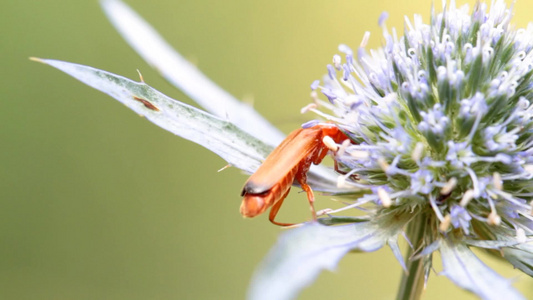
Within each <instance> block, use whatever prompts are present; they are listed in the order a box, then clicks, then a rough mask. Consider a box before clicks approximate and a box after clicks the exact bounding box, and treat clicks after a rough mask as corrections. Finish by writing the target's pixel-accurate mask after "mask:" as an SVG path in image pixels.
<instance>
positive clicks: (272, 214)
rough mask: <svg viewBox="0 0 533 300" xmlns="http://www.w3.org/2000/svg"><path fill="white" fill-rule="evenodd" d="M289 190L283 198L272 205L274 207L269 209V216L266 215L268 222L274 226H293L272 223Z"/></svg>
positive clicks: (290, 224)
mask: <svg viewBox="0 0 533 300" xmlns="http://www.w3.org/2000/svg"><path fill="white" fill-rule="evenodd" d="M290 190H291V189H288V190H287V192H286V193H285V195H283V197H281V199H280V200H279V201H278V202H276V203H274V205H272V208H271V209H270V214H269V215H268V219H269V220H270V222H271V223H272V224H275V225H278V226H292V225H294V224H292V223H279V222H276V221H274V219H275V218H276V215H277V214H278V211H279V208H280V207H281V204H283V200H285V198H286V197H287V195H288V194H289V191H290Z"/></svg>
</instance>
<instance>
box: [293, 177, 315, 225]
mask: <svg viewBox="0 0 533 300" xmlns="http://www.w3.org/2000/svg"><path fill="white" fill-rule="evenodd" d="M296 180H297V181H298V183H299V184H300V186H301V187H302V189H303V190H304V191H305V192H306V193H307V200H308V201H309V207H310V209H311V214H312V215H313V220H315V221H316V211H315V195H314V194H313V190H312V189H311V187H310V186H309V185H308V184H307V174H305V173H300V174H296Z"/></svg>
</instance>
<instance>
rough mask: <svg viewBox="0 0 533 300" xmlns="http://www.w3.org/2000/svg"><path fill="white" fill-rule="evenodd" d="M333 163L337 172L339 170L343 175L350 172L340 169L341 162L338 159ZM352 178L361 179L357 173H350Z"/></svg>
mask: <svg viewBox="0 0 533 300" xmlns="http://www.w3.org/2000/svg"><path fill="white" fill-rule="evenodd" d="M333 165H334V168H335V172H337V173H339V174H342V175H346V174H348V173H349V172H345V171H342V170H341V169H339V163H338V162H337V161H336V160H333ZM350 178H351V179H352V180H359V176H357V174H350Z"/></svg>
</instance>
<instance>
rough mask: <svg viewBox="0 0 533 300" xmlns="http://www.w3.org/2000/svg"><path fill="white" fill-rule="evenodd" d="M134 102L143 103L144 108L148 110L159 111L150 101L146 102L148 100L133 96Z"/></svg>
mask: <svg viewBox="0 0 533 300" xmlns="http://www.w3.org/2000/svg"><path fill="white" fill-rule="evenodd" d="M133 100H137V101H139V102H141V103H142V104H143V105H144V107H146V108H148V109H151V110H153V111H159V108H158V107H157V106H155V105H153V104H152V103H151V102H150V101H148V100H146V99H143V98H139V97H137V96H133Z"/></svg>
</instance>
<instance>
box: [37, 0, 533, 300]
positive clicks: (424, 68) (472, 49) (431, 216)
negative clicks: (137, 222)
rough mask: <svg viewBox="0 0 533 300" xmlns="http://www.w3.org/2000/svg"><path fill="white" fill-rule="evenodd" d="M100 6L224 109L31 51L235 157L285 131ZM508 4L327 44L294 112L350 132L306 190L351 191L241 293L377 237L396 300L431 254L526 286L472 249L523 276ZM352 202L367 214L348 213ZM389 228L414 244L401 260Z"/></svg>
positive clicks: (520, 106) (483, 278) (485, 294)
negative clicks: (334, 48) (195, 104)
mask: <svg viewBox="0 0 533 300" xmlns="http://www.w3.org/2000/svg"><path fill="white" fill-rule="evenodd" d="M103 5H104V8H105V10H106V12H107V13H108V15H109V17H110V18H111V20H112V21H113V23H114V24H115V26H116V27H117V28H118V29H119V31H121V33H122V34H123V35H124V37H125V38H126V39H127V40H128V41H129V42H130V43H131V44H132V46H133V47H134V48H136V49H137V51H138V52H139V53H140V54H141V55H143V56H144V57H145V58H146V59H147V60H148V61H150V63H151V64H153V65H156V66H157V67H158V69H159V70H160V71H161V72H162V73H163V75H164V76H165V77H167V78H168V79H169V80H170V81H171V82H173V83H175V84H176V85H177V86H179V87H180V88H182V89H183V90H184V91H186V92H187V93H189V95H190V96H191V97H192V98H195V99H196V100H198V101H199V102H200V103H201V104H202V105H203V106H204V107H206V109H207V110H209V111H210V112H211V113H212V114H213V115H215V116H219V117H225V118H229V120H230V121H229V122H228V121H226V120H222V119H219V118H217V117H215V116H213V115H211V114H208V113H205V112H202V111H200V110H197V109H194V108H192V107H189V106H187V105H184V104H182V103H180V102H178V101H176V100H173V99H170V98H168V97H166V96H164V95H162V94H160V93H159V92H157V91H155V90H154V89H152V88H150V87H149V86H147V85H146V84H145V83H144V82H142V80H141V82H140V83H136V82H133V81H131V80H128V79H125V78H123V77H119V76H117V75H114V74H110V73H108V72H104V71H101V70H96V69H92V68H89V67H86V66H80V65H75V64H70V63H65V62H59V61H54V60H40V61H41V62H44V63H47V64H50V65H52V66H54V67H56V68H58V69H61V70H62V71H65V72H67V73H68V74H70V75H72V76H74V77H76V78H78V79H80V80H82V81H83V82H85V83H87V84H88V85H91V86H93V87H95V88H97V89H100V90H102V91H104V92H106V93H108V94H110V95H111V96H113V97H115V98H116V99H117V100H119V101H121V102H123V103H125V104H126V105H127V106H128V107H130V108H131V109H133V110H134V111H136V112H137V113H139V114H142V115H144V116H146V118H147V119H149V120H151V121H152V122H154V123H156V124H157V125H159V126H161V127H163V128H165V129H167V130H169V131H171V132H174V133H176V134H178V135H180V136H182V137H184V138H187V139H190V140H192V141H194V142H196V143H199V144H201V145H203V146H205V147H207V148H209V149H210V150H212V151H214V152H215V153H217V154H218V155H220V156H221V157H222V158H224V159H225V160H226V161H228V163H230V164H232V165H233V166H235V167H237V168H240V169H242V170H245V171H247V172H253V171H254V170H255V169H257V167H258V165H259V163H260V161H261V159H262V158H263V157H264V156H265V155H266V154H267V153H268V151H269V150H270V149H271V147H270V146H273V145H275V144H276V143H279V141H280V139H281V138H282V136H281V135H280V134H279V132H278V131H276V130H275V129H273V128H272V127H270V126H269V125H268V123H267V122H265V120H263V119H261V118H260V116H259V115H257V114H255V112H253V111H249V107H248V106H240V105H239V104H236V103H237V102H235V101H234V99H232V98H231V96H229V95H228V94H227V93H225V92H223V91H222V90H220V89H219V88H218V87H217V86H216V85H214V84H213V83H212V82H210V81H209V80H208V79H207V78H205V76H203V75H202V74H201V73H199V71H198V70H196V69H194V68H192V67H191V66H190V65H189V64H188V63H187V62H185V61H184V60H183V59H182V58H181V57H179V56H178V54H177V53H174V52H172V50H171V49H170V47H168V45H167V44H166V43H165V42H164V41H163V40H162V39H161V37H159V36H158V35H157V34H156V33H155V32H153V30H152V29H151V28H149V27H148V25H147V24H145V23H144V21H142V20H141V19H140V18H139V17H138V16H137V15H136V14H135V13H134V12H132V11H131V10H130V9H129V8H128V7H126V6H125V5H124V4H123V3H121V2H120V1H118V0H104V1H103ZM511 15H512V13H511V8H509V7H507V5H506V4H505V3H504V1H502V0H495V1H493V2H492V5H491V8H490V10H489V9H488V8H487V5H486V4H484V3H477V4H476V6H475V7H474V9H473V11H472V12H471V13H470V12H469V8H468V7H467V6H463V7H460V8H457V7H456V6H455V2H454V1H450V2H449V3H446V2H445V3H444V8H443V10H442V12H440V13H435V12H433V13H432V15H431V20H430V22H429V24H425V23H424V22H423V20H422V17H420V16H415V17H414V20H412V21H410V20H409V19H406V28H405V31H404V35H403V36H399V35H398V33H397V32H396V31H395V30H394V29H393V30H391V32H389V30H388V29H387V27H386V26H385V19H386V15H385V14H384V15H382V16H381V17H380V19H379V24H380V25H381V27H382V28H383V34H384V39H385V43H384V46H383V47H382V48H380V49H377V50H371V51H370V53H367V52H366V50H365V46H366V43H367V41H368V38H369V34H365V36H364V38H363V42H362V43H361V46H360V47H359V49H357V52H356V53H354V52H353V51H352V50H351V49H350V48H349V47H348V46H346V45H341V46H340V47H339V51H340V53H342V54H344V60H343V58H342V57H341V55H339V54H335V55H334V56H333V63H332V64H331V65H328V66H327V75H326V76H325V77H324V79H323V80H322V81H318V80H317V81H315V82H313V83H312V84H311V89H312V92H311V96H312V98H313V99H314V103H313V104H312V105H310V106H308V107H306V109H305V110H311V111H313V112H315V113H317V114H318V115H319V116H321V117H322V118H323V119H325V120H327V121H329V122H332V123H334V124H336V125H337V126H338V127H339V128H340V129H341V130H342V131H343V132H344V133H345V134H346V135H347V136H348V137H349V138H350V139H349V140H347V141H345V142H343V143H341V144H339V145H338V147H331V148H335V149H336V151H334V159H335V161H336V164H337V166H338V169H339V171H340V172H341V173H342V174H341V175H338V176H339V177H338V179H337V180H335V179H332V176H331V175H332V173H331V172H329V173H328V172H324V170H320V169H315V170H313V169H312V170H311V172H310V174H309V175H310V177H309V179H310V180H309V183H310V184H311V185H312V186H313V188H315V189H316V190H323V191H328V192H333V193H340V192H342V193H344V194H346V193H347V191H348V192H349V191H351V194H349V195H348V196H347V198H346V199H348V200H350V201H351V203H349V204H347V205H346V206H345V207H342V208H340V209H336V210H327V211H324V214H323V215H322V216H321V218H320V219H319V222H318V223H321V224H318V223H317V222H309V223H306V224H303V225H302V226H301V227H299V228H296V229H293V230H289V231H287V232H286V233H284V234H283V235H282V237H281V238H280V241H279V242H278V244H277V245H276V246H275V247H274V249H273V250H272V252H271V253H270V254H269V256H268V257H267V258H266V260H265V261H264V262H263V264H262V266H261V267H260V268H259V270H258V271H257V273H256V274H255V276H254V278H253V279H252V284H251V288H250V291H249V295H248V296H249V298H250V299H290V298H293V297H294V296H295V295H297V293H298V292H299V290H300V289H301V288H303V287H304V286H305V285H308V284H309V283H310V282H312V280H313V279H314V278H315V277H316V275H317V274H318V272H319V271H320V270H321V269H324V268H327V269H331V268H333V267H334V266H335V265H336V263H337V262H338V260H339V259H340V258H341V257H342V256H343V255H345V254H346V253H348V252H350V251H353V250H360V251H375V250H377V249H379V248H381V247H383V246H384V245H386V244H387V245H389V246H390V248H391V249H392V251H393V253H394V255H395V256H396V257H397V258H398V260H399V261H400V264H401V265H402V267H403V268H404V269H405V270H406V272H405V275H404V277H403V279H402V283H401V285H400V290H399V294H398V299H417V298H419V296H420V294H421V291H422V290H423V288H424V285H425V282H426V281H427V280H428V278H429V276H430V274H431V271H432V269H433V268H432V261H433V253H434V252H435V251H438V252H440V256H441V258H442V266H443V270H442V274H444V275H445V276H447V277H448V278H450V279H451V280H452V281H453V282H454V283H456V284H457V285H458V286H460V287H462V288H464V289H467V290H469V291H471V292H473V293H475V294H477V295H478V296H479V297H481V298H483V299H522V295H520V294H519V293H518V292H517V291H516V290H515V289H513V287H512V286H511V284H510V281H509V280H507V279H505V278H502V277H500V276H499V275H498V274H496V273H495V272H494V271H492V270H491V269H489V268H488V267H487V266H486V265H484V264H483V263H482V262H481V261H480V260H479V258H477V256H476V255H475V254H474V253H473V252H472V251H471V250H470V248H469V247H479V248H482V249H486V250H487V251H488V252H489V253H491V254H493V255H495V256H498V257H502V258H503V259H505V260H507V261H509V262H510V263H511V264H512V265H513V266H514V267H516V268H518V269H520V270H521V271H523V272H524V273H526V274H527V275H529V276H533V244H532V243H531V240H532V238H533V216H532V199H533V184H532V183H531V179H532V177H533V158H532V157H533V156H532V154H533V104H532V103H531V102H532V101H533V25H531V24H530V25H529V26H528V27H527V28H526V29H518V30H516V29H514V28H513V27H512V26H511V25H510V20H511ZM180 70H183V71H180ZM216 100H219V101H222V104H217V103H216V102H215V101H216ZM219 103H220V102H219ZM317 122H320V121H317ZM314 124H315V122H308V123H306V124H305V125H304V126H312V125H314ZM330 142H331V143H333V142H332V141H330ZM330 146H331V145H330ZM354 190H355V192H354ZM355 209H357V210H362V211H363V216H353V214H350V213H349V212H350V211H351V210H352V211H353V210H355ZM345 214H348V215H349V216H343V215H345ZM324 225H336V226H324ZM400 236H404V237H405V238H406V239H407V241H408V243H409V245H410V249H409V251H408V253H407V255H406V256H405V259H404V256H402V254H401V251H400V249H399V246H398V239H399V237H400Z"/></svg>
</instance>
